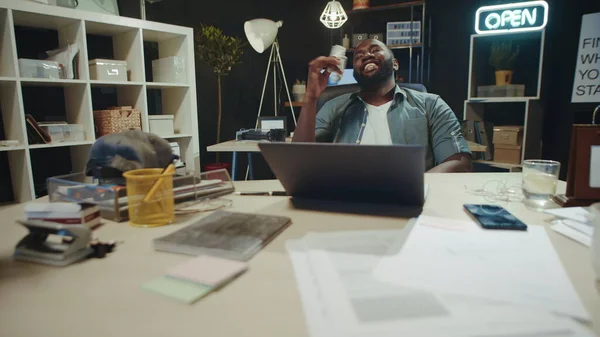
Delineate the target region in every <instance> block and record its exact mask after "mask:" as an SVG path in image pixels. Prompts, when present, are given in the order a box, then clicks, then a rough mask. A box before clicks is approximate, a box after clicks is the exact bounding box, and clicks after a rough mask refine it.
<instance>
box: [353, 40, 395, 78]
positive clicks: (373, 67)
mask: <svg viewBox="0 0 600 337" xmlns="http://www.w3.org/2000/svg"><path fill="white" fill-rule="evenodd" d="M396 62H397V61H396V60H395V59H394V55H392V53H391V51H390V50H389V49H388V48H387V46H386V45H385V44H383V43H382V42H381V41H379V40H365V41H363V42H361V43H360V44H359V45H358V46H357V47H356V49H355V50H354V60H353V65H354V78H355V79H356V81H357V82H358V84H359V85H360V86H361V87H367V88H369V87H374V86H377V85H380V84H382V83H384V82H385V81H387V80H388V79H389V78H390V77H392V76H393V74H394V68H396V67H397V64H396Z"/></svg>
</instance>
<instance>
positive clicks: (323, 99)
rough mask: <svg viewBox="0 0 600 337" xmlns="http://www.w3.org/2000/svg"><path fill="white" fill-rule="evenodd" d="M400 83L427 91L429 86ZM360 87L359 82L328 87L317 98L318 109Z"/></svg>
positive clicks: (406, 86) (410, 87) (400, 84)
mask: <svg viewBox="0 0 600 337" xmlns="http://www.w3.org/2000/svg"><path fill="white" fill-rule="evenodd" d="M398 85H399V86H400V87H401V88H408V89H412V90H416V91H420V92H427V88H426V87H425V86H424V85H423V84H421V83H398ZM358 89H359V86H358V84H346V85H336V86H331V87H327V88H326V89H325V91H323V93H322V94H321V96H320V97H319V99H318V100H317V111H319V110H320V109H321V107H323V105H324V104H325V103H327V102H328V101H330V100H332V99H334V98H336V97H338V96H341V95H343V94H347V93H350V92H354V91H357V90H358Z"/></svg>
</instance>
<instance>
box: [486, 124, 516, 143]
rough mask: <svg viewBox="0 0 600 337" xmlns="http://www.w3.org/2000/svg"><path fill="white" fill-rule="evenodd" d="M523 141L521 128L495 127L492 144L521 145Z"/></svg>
mask: <svg viewBox="0 0 600 337" xmlns="http://www.w3.org/2000/svg"><path fill="white" fill-rule="evenodd" d="M522 141H523V127H522V126H511V125H505V126H495V127H494V138H493V142H494V144H497V145H513V146H514V145H521V143H522Z"/></svg>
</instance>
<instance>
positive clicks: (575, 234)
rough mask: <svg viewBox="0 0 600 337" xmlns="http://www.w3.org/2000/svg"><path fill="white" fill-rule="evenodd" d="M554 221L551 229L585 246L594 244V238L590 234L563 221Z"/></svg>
mask: <svg viewBox="0 0 600 337" xmlns="http://www.w3.org/2000/svg"><path fill="white" fill-rule="evenodd" d="M552 223H553V224H554V225H552V226H550V229H552V230H553V231H555V232H557V233H560V234H562V235H564V236H566V237H568V238H569V239H572V240H575V241H577V242H579V243H581V244H583V245H585V246H588V247H591V246H592V238H591V237H590V236H588V235H585V234H583V233H581V232H580V231H577V230H575V229H573V228H571V227H569V226H567V225H565V224H564V223H563V222H562V221H554V222H552Z"/></svg>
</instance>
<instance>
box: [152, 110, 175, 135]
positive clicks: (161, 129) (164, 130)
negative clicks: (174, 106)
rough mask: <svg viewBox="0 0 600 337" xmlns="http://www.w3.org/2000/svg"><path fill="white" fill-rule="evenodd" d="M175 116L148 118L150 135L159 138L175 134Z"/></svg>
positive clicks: (153, 116)
mask: <svg viewBox="0 0 600 337" xmlns="http://www.w3.org/2000/svg"><path fill="white" fill-rule="evenodd" d="M173 117H174V116H173V115H152V116H148V123H149V124H150V133H153V134H155V135H159V136H172V135H174V134H175V126H174V118H173Z"/></svg>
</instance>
